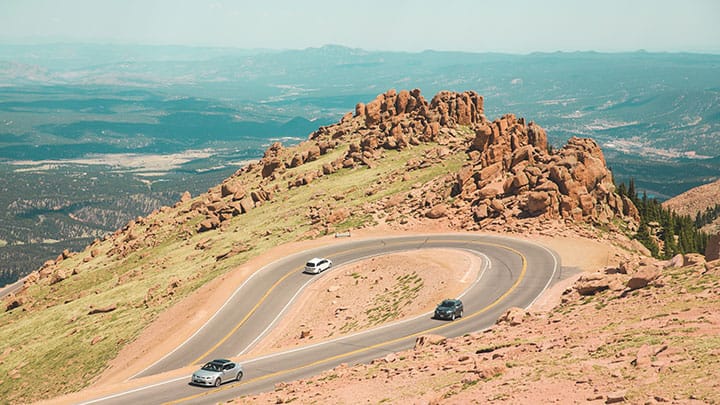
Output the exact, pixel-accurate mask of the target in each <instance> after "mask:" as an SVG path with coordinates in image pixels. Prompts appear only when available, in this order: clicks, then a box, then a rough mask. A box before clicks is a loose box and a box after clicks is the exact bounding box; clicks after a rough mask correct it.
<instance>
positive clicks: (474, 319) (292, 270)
mask: <svg viewBox="0 0 720 405" xmlns="http://www.w3.org/2000/svg"><path fill="white" fill-rule="evenodd" d="M430 248H443V249H459V250H463V251H468V252H471V253H473V254H476V255H478V256H479V257H481V258H482V259H483V267H482V270H481V272H480V273H479V275H478V279H477V280H476V281H475V283H474V284H472V285H471V286H470V287H469V288H468V289H467V290H466V291H465V292H464V293H463V294H462V296H461V298H462V300H463V303H464V304H465V315H464V317H463V318H460V319H458V320H455V321H453V322H449V321H440V320H436V319H432V314H431V313H427V314H423V315H421V316H418V317H415V318H412V319H408V320H404V321H400V322H394V323H391V324H388V325H385V326H382V327H378V328H374V329H371V330H367V331H364V332H360V333H355V334H352V335H348V336H345V337H341V338H336V339H333V340H329V341H325V342H319V343H315V344H311V345H306V346H301V347H298V348H295V349H291V350H288V351H285V352H281V353H275V354H272V355H268V356H262V357H257V358H252V359H249V360H245V361H244V362H243V367H244V368H245V376H244V378H243V380H242V381H240V382H227V383H225V384H223V385H222V386H221V387H219V388H204V387H198V386H193V385H190V384H189V381H190V376H189V375H188V376H184V377H182V378H180V379H174V380H169V381H163V382H160V383H156V384H153V385H151V386H146V387H140V388H136V389H133V390H131V391H127V392H119V393H116V394H113V395H109V396H105V397H102V398H96V399H89V400H88V401H87V402H85V403H86V404H90V403H102V404H139V403H156V404H159V403H183V404H206V403H218V402H223V401H227V400H229V399H231V398H236V397H238V396H242V395H246V394H253V393H258V392H264V391H271V390H273V388H274V385H275V384H276V383H278V382H281V381H293V380H297V379H300V378H307V377H309V376H312V375H315V374H318V373H319V372H321V371H323V370H327V369H330V368H333V367H335V366H337V365H339V364H340V363H348V364H357V363H362V362H369V361H370V360H372V359H375V358H378V357H384V356H386V355H387V354H388V353H391V352H396V351H400V350H405V349H408V348H411V347H412V346H413V345H414V342H415V338H416V337H417V336H419V335H423V334H427V333H433V334H440V335H443V336H447V337H454V336H460V335H463V334H465V333H468V332H473V331H478V330H483V329H486V328H488V327H490V326H492V325H493V324H494V323H495V321H496V320H497V318H498V317H499V316H500V315H501V314H502V313H503V312H504V311H505V310H506V309H507V308H509V307H520V308H526V307H528V306H530V305H531V304H532V303H533V302H534V300H535V299H536V298H537V297H538V296H539V295H540V294H542V292H543V291H544V290H545V289H546V288H548V287H549V286H550V285H551V284H552V283H554V282H555V281H557V280H559V279H560V278H561V267H560V259H559V258H558V256H557V255H556V254H555V253H553V252H551V251H550V250H549V249H547V248H545V247H542V246H539V245H536V244H534V243H530V242H527V241H523V240H519V239H513V238H507V237H500V236H489V235H477V234H459V233H458V234H432V235H413V236H403V237H387V238H373V239H363V240H341V239H338V240H337V243H334V244H332V245H328V246H324V247H321V248H316V249H312V250H307V251H304V252H301V253H297V254H293V255H290V256H287V257H285V258H283V259H280V260H277V261H275V262H273V263H271V264H269V265H267V266H265V267H263V268H261V269H259V270H258V271H257V272H256V273H254V274H253V276H251V277H250V278H249V279H248V280H247V281H246V282H245V283H243V284H242V285H241V286H239V287H238V289H237V290H236V291H235V293H234V294H233V295H232V296H231V297H230V299H229V300H228V301H227V302H226V303H225V305H224V306H223V307H222V308H221V309H220V310H219V311H218V312H217V313H216V314H215V315H214V316H213V317H212V318H211V319H210V320H209V321H208V322H207V323H206V324H205V325H204V326H203V327H202V328H201V329H200V330H198V331H197V332H196V333H195V334H194V335H193V336H192V337H190V338H189V339H188V340H187V341H186V342H185V343H183V344H182V345H181V346H179V347H178V348H176V349H175V350H174V351H172V352H171V353H169V354H168V355H167V356H165V357H164V358H163V359H161V360H160V361H158V362H157V363H155V364H153V365H151V366H150V367H148V368H147V369H146V370H144V371H142V372H141V373H139V374H138V375H137V376H136V377H141V376H148V375H153V374H157V373H161V372H165V371H169V370H174V369H178V368H181V367H186V366H188V365H191V364H198V365H200V364H201V363H204V362H206V361H208V360H211V359H215V358H232V357H237V356H240V355H242V354H243V353H245V352H247V351H248V350H249V349H250V348H251V347H252V346H253V345H255V344H256V343H257V342H258V341H259V340H260V339H261V338H262V337H263V336H264V335H265V334H266V333H267V332H268V331H269V330H270V329H271V328H272V327H273V326H274V325H275V324H276V323H277V321H278V319H279V318H280V317H281V316H282V314H283V313H284V312H285V311H286V310H287V308H289V306H291V305H292V302H293V300H294V299H295V298H296V297H297V296H298V294H299V293H300V291H301V290H302V289H303V288H305V287H306V286H308V285H309V284H310V283H312V282H313V281H314V280H316V279H317V278H318V277H323V276H324V275H325V274H328V272H331V271H341V270H338V268H339V267H342V266H343V265H345V264H348V263H351V262H354V261H358V260H363V259H367V258H369V257H372V256H377V255H382V254H388V253H394V252H404V251H413V250H419V249H430ZM316 256H317V257H327V258H330V259H331V260H332V261H333V265H334V266H333V268H332V269H331V270H328V271H326V272H324V273H321V274H320V275H315V276H313V275H308V274H304V273H302V269H303V267H304V264H305V262H306V261H307V260H308V259H310V258H312V257H316Z"/></svg>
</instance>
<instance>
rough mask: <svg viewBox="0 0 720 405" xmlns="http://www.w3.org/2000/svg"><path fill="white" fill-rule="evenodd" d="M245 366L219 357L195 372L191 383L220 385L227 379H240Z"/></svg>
mask: <svg viewBox="0 0 720 405" xmlns="http://www.w3.org/2000/svg"><path fill="white" fill-rule="evenodd" d="M242 376H243V368H242V366H241V365H240V364H238V363H234V362H232V361H230V360H226V359H217V360H213V361H211V362H209V363H206V364H205V365H204V366H202V368H201V369H200V370H198V371H196V372H194V373H193V375H192V378H191V379H190V384H197V385H205V386H215V387H219V386H220V384H222V383H223V382H225V381H229V380H236V381H240V379H241V378H242Z"/></svg>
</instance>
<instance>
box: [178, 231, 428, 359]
mask: <svg viewBox="0 0 720 405" xmlns="http://www.w3.org/2000/svg"><path fill="white" fill-rule="evenodd" d="M410 243H411V242H407V244H410ZM414 243H417V242H414ZM360 249H365V247H357V248H352V249H345V250H340V251H338V252H336V253H335V254H336V255H337V254H343V253H348V252H352V251H353V250H360ZM296 271H297V269H292V270H290V271H289V272H287V274H285V275H284V276H282V277H281V278H280V279H279V280H278V281H276V282H275V284H273V285H272V286H271V287H270V288H269V289H268V290H267V291H266V292H265V295H263V296H262V297H261V298H260V300H259V301H258V302H257V303H256V304H255V306H254V307H252V309H251V310H250V312H248V313H247V314H246V315H245V317H243V319H241V320H240V322H238V324H237V325H235V326H234V327H233V328H232V329H231V330H230V332H228V333H227V334H226V335H225V336H223V338H222V339H220V341H218V342H217V343H215V345H213V346H212V347H211V348H210V349H208V350H207V351H206V352H205V353H203V354H201V355H200V356H199V357H198V358H196V359H195V360H193V361H192V362H191V363H190V364H189V365H190V366H191V365H194V364H197V363H199V362H200V360H202V358H203V357H205V356H207V355H208V354H210V353H211V352H213V351H214V350H215V349H217V348H218V347H220V345H222V344H223V343H225V342H226V341H227V340H228V339H230V337H231V336H232V335H234V334H235V332H237V331H238V329H240V328H241V327H242V326H243V325H244V324H245V322H247V320H248V319H249V318H250V317H251V316H252V314H254V313H255V311H257V309H258V308H259V307H260V305H261V304H262V303H263V302H264V301H265V299H267V297H268V296H269V295H270V293H271V292H272V291H273V290H274V289H275V288H276V287H277V286H278V285H279V284H280V283H282V282H283V281H284V280H285V279H286V278H288V277H290V275H292V274H294V273H295V272H296Z"/></svg>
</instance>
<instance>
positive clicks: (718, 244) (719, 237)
mask: <svg viewBox="0 0 720 405" xmlns="http://www.w3.org/2000/svg"><path fill="white" fill-rule="evenodd" d="M717 259H720V233H718V234H715V235H712V236H710V239H708V242H707V247H706V248H705V261H708V262H711V261H713V260H717Z"/></svg>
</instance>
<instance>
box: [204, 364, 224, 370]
mask: <svg viewBox="0 0 720 405" xmlns="http://www.w3.org/2000/svg"><path fill="white" fill-rule="evenodd" d="M220 367H221V366H220V365H219V364H215V363H207V364H206V365H204V366H203V367H202V369H203V370H207V371H220Z"/></svg>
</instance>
